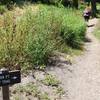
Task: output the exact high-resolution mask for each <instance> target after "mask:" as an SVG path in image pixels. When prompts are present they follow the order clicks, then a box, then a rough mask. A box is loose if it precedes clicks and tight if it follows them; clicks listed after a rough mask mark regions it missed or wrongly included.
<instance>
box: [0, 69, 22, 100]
mask: <svg viewBox="0 0 100 100" xmlns="http://www.w3.org/2000/svg"><path fill="white" fill-rule="evenodd" d="M20 82H21V73H20V71H19V70H15V71H8V70H7V69H5V68H4V69H1V70H0V86H2V95H3V100H10V99H9V85H13V84H16V83H20Z"/></svg>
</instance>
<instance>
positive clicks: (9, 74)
mask: <svg viewBox="0 0 100 100" xmlns="http://www.w3.org/2000/svg"><path fill="white" fill-rule="evenodd" d="M20 82H21V74H20V71H19V70H15V71H0V86H5V85H12V84H15V83H20Z"/></svg>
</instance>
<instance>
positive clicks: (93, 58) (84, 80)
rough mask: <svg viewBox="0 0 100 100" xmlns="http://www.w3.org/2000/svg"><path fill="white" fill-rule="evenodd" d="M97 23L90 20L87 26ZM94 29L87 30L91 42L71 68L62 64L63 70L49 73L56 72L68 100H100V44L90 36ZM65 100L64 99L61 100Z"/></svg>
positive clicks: (56, 69) (58, 69)
mask: <svg viewBox="0 0 100 100" xmlns="http://www.w3.org/2000/svg"><path fill="white" fill-rule="evenodd" d="M97 22H98V20H97V19H92V20H90V21H89V25H92V24H96V23H97ZM94 28H95V25H94V26H92V27H88V29H87V37H88V38H89V39H91V42H87V43H86V45H85V48H86V51H85V53H84V55H82V56H80V57H77V58H76V60H75V63H74V64H73V65H72V66H67V65H66V64H65V65H64V64H63V68H55V69H51V71H50V72H51V73H53V74H55V72H56V74H55V75H57V76H58V78H59V79H60V80H61V81H62V86H63V88H64V89H65V91H66V93H67V99H68V100H99V99H100V43H99V41H98V40H97V39H96V38H95V37H94V36H93V34H92V33H93V30H94ZM66 66H67V68H66ZM70 67H71V68H70ZM53 70H55V72H54V71H53ZM67 99H66V97H65V98H62V99H61V100H67Z"/></svg>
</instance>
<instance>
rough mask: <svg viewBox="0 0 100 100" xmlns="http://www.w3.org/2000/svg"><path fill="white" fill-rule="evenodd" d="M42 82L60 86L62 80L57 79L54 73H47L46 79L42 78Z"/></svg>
mask: <svg viewBox="0 0 100 100" xmlns="http://www.w3.org/2000/svg"><path fill="white" fill-rule="evenodd" d="M42 82H43V83H44V84H45V85H48V86H58V85H59V84H60V81H59V80H57V78H56V77H55V76H53V75H50V74H49V75H46V76H45V79H44V80H42Z"/></svg>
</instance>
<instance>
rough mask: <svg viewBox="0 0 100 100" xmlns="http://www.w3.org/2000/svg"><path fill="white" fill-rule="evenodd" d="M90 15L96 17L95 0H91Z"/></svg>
mask: <svg viewBox="0 0 100 100" xmlns="http://www.w3.org/2000/svg"><path fill="white" fill-rule="evenodd" d="M91 9H92V17H96V12H97V8H96V0H91Z"/></svg>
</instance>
